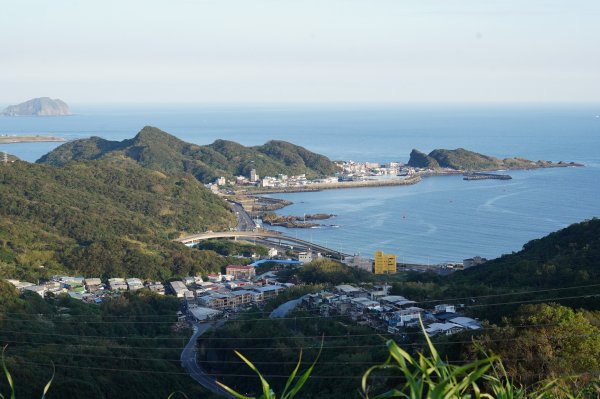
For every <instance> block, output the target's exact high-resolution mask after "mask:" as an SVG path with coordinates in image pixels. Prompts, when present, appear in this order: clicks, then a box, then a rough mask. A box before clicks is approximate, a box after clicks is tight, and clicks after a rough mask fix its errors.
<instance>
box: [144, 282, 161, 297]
mask: <svg viewBox="0 0 600 399" xmlns="http://www.w3.org/2000/svg"><path fill="white" fill-rule="evenodd" d="M147 287H148V289H149V290H150V291H152V292H155V293H157V294H159V295H165V286H164V285H163V284H162V283H161V282H160V281H155V282H150V283H148V285H147Z"/></svg>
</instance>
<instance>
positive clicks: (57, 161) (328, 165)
mask: <svg viewBox="0 0 600 399" xmlns="http://www.w3.org/2000/svg"><path fill="white" fill-rule="evenodd" d="M101 158H102V159H123V158H129V159H133V160H135V161H136V162H138V163H139V164H140V165H142V166H145V167H148V168H151V169H155V170H159V171H162V172H165V173H180V172H186V173H190V174H192V175H194V176H195V177H196V178H197V179H198V180H199V181H201V182H203V183H208V182H211V181H213V180H214V179H215V178H217V177H219V176H226V177H232V176H239V175H242V176H246V177H249V176H250V171H251V170H252V169H256V171H257V173H258V174H259V175H260V176H276V175H277V174H279V173H283V174H288V175H298V174H303V173H305V174H307V175H308V176H309V177H317V176H326V175H331V174H333V173H334V172H335V171H336V166H335V164H334V163H333V162H331V161H330V160H329V159H328V158H327V157H325V156H323V155H319V154H315V153H313V152H311V151H308V150H307V149H305V148H303V147H300V146H297V145H294V144H291V143H288V142H285V141H269V142H267V143H266V144H264V145H261V146H256V147H245V146H243V145H241V144H238V143H235V142H233V141H225V140H217V141H215V142H214V143H212V144H210V145H204V146H201V145H196V144H191V143H186V142H184V141H182V140H180V139H178V138H177V137H175V136H172V135H170V134H168V133H166V132H163V131H162V130H160V129H157V128H155V127H150V126H146V127H144V128H143V129H142V130H141V131H140V132H139V133H138V134H137V135H136V136H135V137H134V138H132V139H128V140H124V141H121V142H117V141H108V140H104V139H101V138H99V137H92V138H89V139H82V140H76V141H72V142H69V143H66V144H63V145H61V146H60V147H58V148H56V149H55V150H54V151H52V152H50V153H49V154H47V155H45V156H43V157H42V158H41V159H39V160H38V162H39V163H47V164H52V165H56V166H62V165H65V164H67V163H68V162H70V161H73V160H78V161H81V160H94V159H101Z"/></svg>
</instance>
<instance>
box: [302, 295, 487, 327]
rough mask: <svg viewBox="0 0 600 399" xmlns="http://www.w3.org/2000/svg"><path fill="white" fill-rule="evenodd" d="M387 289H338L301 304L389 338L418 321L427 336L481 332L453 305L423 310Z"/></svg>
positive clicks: (417, 324)
mask: <svg viewBox="0 0 600 399" xmlns="http://www.w3.org/2000/svg"><path fill="white" fill-rule="evenodd" d="M389 288H390V286H388V285H376V286H374V287H373V288H372V289H364V288H359V287H356V286H353V285H347V284H344V285H338V286H336V287H335V289H334V290H333V291H331V292H330V291H322V292H319V293H316V294H309V295H306V296H304V297H303V299H302V304H303V306H305V307H306V308H307V309H309V310H312V311H315V312H318V313H319V314H320V315H322V316H332V315H342V316H348V317H350V318H351V319H352V320H354V321H355V322H357V323H358V324H361V325H367V326H370V327H372V328H374V329H376V330H379V331H387V332H388V333H391V334H397V333H400V332H402V330H403V329H404V328H407V327H417V326H419V318H420V319H421V320H423V324H424V326H425V331H426V333H427V335H429V336H436V335H442V334H444V335H450V334H454V333H456V332H459V331H463V330H477V329H479V328H481V325H480V323H479V321H477V320H475V319H472V318H470V317H466V316H464V315H461V314H459V313H457V312H456V308H455V306H454V305H448V304H439V305H436V306H435V307H434V308H433V309H428V310H426V309H423V308H421V307H418V306H416V305H417V303H416V302H415V301H411V300H409V299H407V298H405V297H403V296H400V295H389Z"/></svg>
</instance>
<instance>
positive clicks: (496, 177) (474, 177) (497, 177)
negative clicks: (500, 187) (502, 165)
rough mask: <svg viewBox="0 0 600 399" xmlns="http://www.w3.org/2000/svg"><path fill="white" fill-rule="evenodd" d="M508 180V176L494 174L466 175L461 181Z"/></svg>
mask: <svg viewBox="0 0 600 399" xmlns="http://www.w3.org/2000/svg"><path fill="white" fill-rule="evenodd" d="M490 179H492V180H510V179H512V177H511V176H510V175H499V174H496V173H466V174H465V175H464V176H463V180H490Z"/></svg>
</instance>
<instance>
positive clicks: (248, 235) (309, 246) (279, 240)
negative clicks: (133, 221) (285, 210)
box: [175, 229, 350, 259]
mask: <svg viewBox="0 0 600 399" xmlns="http://www.w3.org/2000/svg"><path fill="white" fill-rule="evenodd" d="M214 238H230V239H234V240H237V239H243V240H246V241H248V240H260V241H262V242H265V243H267V244H268V243H270V244H274V245H278V246H280V247H282V246H295V247H296V248H302V249H303V250H313V251H317V252H320V253H322V254H323V255H329V256H331V257H333V258H337V259H342V258H344V257H346V256H350V255H349V254H346V253H344V252H341V251H337V250H335V249H331V248H327V247H324V246H322V245H319V244H315V243H312V242H310V241H306V240H302V239H300V238H295V237H290V236H286V235H284V234H282V233H280V232H278V231H272V230H262V229H260V230H254V231H222V232H212V231H209V232H206V233H199V234H192V235H189V236H185V237H181V238H179V239H177V240H175V241H178V242H181V243H183V244H185V245H188V246H191V245H196V244H198V243H199V242H200V241H204V240H210V239H214Z"/></svg>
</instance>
